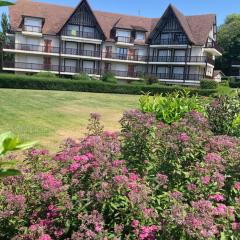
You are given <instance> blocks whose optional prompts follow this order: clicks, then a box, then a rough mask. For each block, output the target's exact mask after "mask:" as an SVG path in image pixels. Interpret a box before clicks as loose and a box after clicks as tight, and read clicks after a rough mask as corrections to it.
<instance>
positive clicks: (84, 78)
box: [72, 73, 91, 81]
mask: <svg viewBox="0 0 240 240" xmlns="http://www.w3.org/2000/svg"><path fill="white" fill-rule="evenodd" d="M72 78H73V79H74V80H80V81H90V80H91V77H90V76H89V75H87V74H86V73H79V74H75V75H73V77H72Z"/></svg>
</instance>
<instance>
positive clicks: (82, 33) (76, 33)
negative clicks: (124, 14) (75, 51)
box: [62, 30, 100, 39]
mask: <svg viewBox="0 0 240 240" xmlns="http://www.w3.org/2000/svg"><path fill="white" fill-rule="evenodd" d="M62 35H65V36H70V37H80V38H92V39H100V37H99V34H97V33H95V32H86V31H75V30H64V31H63V33H62Z"/></svg>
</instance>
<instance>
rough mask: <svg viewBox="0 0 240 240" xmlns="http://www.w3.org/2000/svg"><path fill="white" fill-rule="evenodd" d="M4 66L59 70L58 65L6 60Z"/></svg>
mask: <svg viewBox="0 0 240 240" xmlns="http://www.w3.org/2000/svg"><path fill="white" fill-rule="evenodd" d="M3 67H4V68H15V69H28V70H39V71H40V70H44V71H59V66H58V65H51V64H38V63H25V62H12V61H11V62H4V63H3Z"/></svg>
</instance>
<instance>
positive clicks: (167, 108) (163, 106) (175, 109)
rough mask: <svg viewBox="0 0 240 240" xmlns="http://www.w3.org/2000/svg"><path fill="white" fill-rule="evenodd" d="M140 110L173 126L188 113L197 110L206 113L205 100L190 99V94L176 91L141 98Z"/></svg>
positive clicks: (193, 97)
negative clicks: (164, 94)
mask: <svg viewBox="0 0 240 240" xmlns="http://www.w3.org/2000/svg"><path fill="white" fill-rule="evenodd" d="M139 101H140V109H141V110H142V111H143V112H145V113H153V114H155V115H156V117H157V119H158V120H161V121H163V122H164V123H167V124H171V123H173V122H175V121H178V120H180V119H181V118H182V117H183V116H184V115H185V114H186V113H188V112H190V111H192V110H197V111H198V112H202V113H204V112H205V109H204V104H203V100H202V99H200V98H199V97H198V96H195V95H194V96H192V97H190V92H187V91H183V90H181V91H176V92H174V93H171V94H167V95H166V96H163V95H155V96H149V95H148V94H146V95H143V96H142V97H141V98H140V100H139Z"/></svg>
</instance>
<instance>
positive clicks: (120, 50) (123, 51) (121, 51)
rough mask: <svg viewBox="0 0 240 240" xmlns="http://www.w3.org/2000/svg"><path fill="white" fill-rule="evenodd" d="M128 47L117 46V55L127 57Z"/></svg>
mask: <svg viewBox="0 0 240 240" xmlns="http://www.w3.org/2000/svg"><path fill="white" fill-rule="evenodd" d="M127 54H128V49H127V48H117V55H118V58H119V59H123V60H124V59H127Z"/></svg>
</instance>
